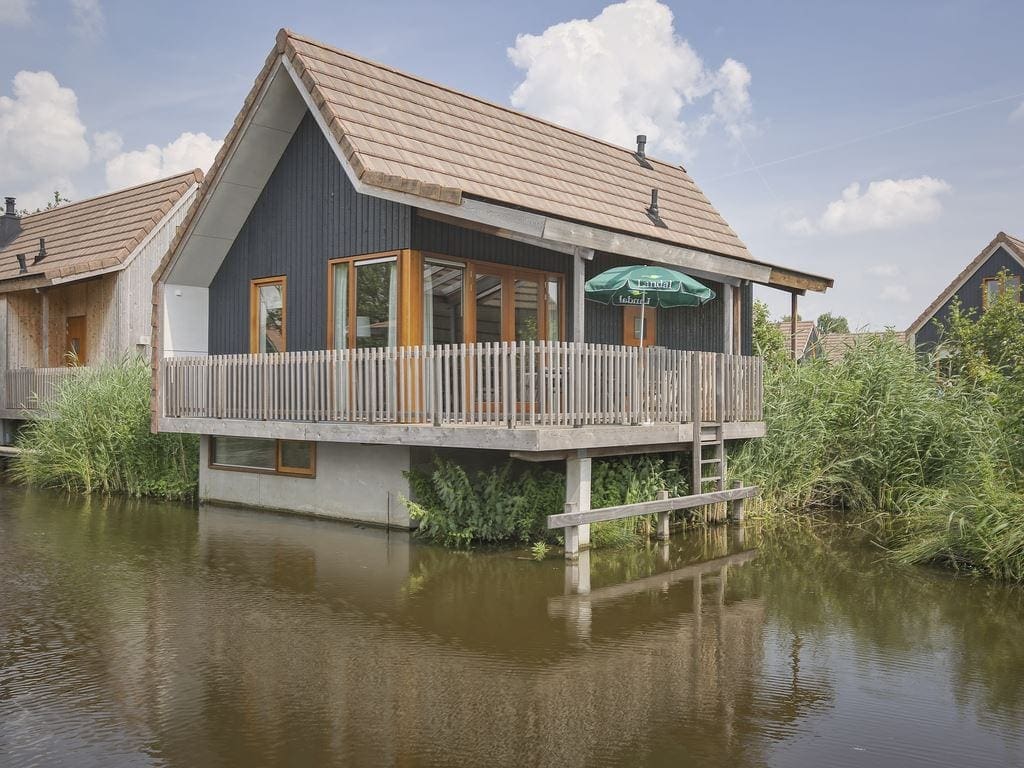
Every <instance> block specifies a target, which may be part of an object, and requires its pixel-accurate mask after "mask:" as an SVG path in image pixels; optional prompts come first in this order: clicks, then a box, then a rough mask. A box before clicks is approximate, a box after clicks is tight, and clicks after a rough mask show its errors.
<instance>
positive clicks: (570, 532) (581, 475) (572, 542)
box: [565, 451, 591, 559]
mask: <svg viewBox="0 0 1024 768" xmlns="http://www.w3.org/2000/svg"><path fill="white" fill-rule="evenodd" d="M590 465H591V460H590V457H589V456H586V455H583V452H582V451H581V452H580V455H578V456H573V457H571V458H568V459H566V460H565V503H566V506H569V505H572V506H573V508H574V509H575V511H577V512H581V513H582V512H589V511H590V469H591V466H590ZM589 547H590V525H589V524H586V525H576V526H570V527H568V528H566V529H565V556H566V557H567V558H569V559H575V558H576V557H578V556H579V552H580V550H582V549H588V548H589Z"/></svg>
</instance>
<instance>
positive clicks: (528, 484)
mask: <svg viewBox="0 0 1024 768" xmlns="http://www.w3.org/2000/svg"><path fill="white" fill-rule="evenodd" d="M407 477H408V478H409V485H410V488H411V490H412V493H413V497H414V498H415V501H414V500H410V499H406V500H405V504H406V506H407V507H408V509H409V514H410V515H411V516H412V518H413V519H414V520H417V521H418V522H419V535H421V536H424V537H426V538H429V539H433V540H435V541H439V542H442V543H444V544H447V545H449V546H456V547H465V546H469V545H470V544H473V543H486V542H508V543H518V544H525V543H528V542H538V541H544V542H554V541H556V540H557V539H556V536H555V532H553V531H551V530H549V529H548V527H547V516H548V515H551V514H557V513H558V512H560V511H561V510H562V509H563V508H564V506H565V475H564V474H563V473H562V472H555V471H552V470H550V469H547V468H544V467H539V466H537V465H534V464H528V463H525V462H515V461H510V462H507V463H505V464H503V465H502V466H500V467H494V468H490V469H486V470H481V471H478V472H476V473H474V474H472V475H470V474H469V473H468V472H466V470H465V469H464V468H462V467H460V466H459V465H457V464H455V463H453V462H451V461H447V460H445V459H441V458H438V459H436V460H435V463H434V466H433V468H432V470H431V471H429V472H425V471H421V470H412V471H410V472H409V473H407ZM662 488H666V489H668V491H669V492H670V493H672V494H676V495H683V494H685V493H686V488H687V481H686V477H685V470H684V469H683V467H682V465H680V464H679V462H678V461H676V460H674V459H663V458H661V457H649V456H643V457H637V458H620V459H598V460H595V461H594V464H593V473H592V478H591V507H592V508H594V509H598V508H600V507H608V506H615V505H618V504H630V503H633V502H636V501H648V500H651V499H654V498H655V496H656V494H657V492H658V491H659V490H660V489H662ZM650 530H651V523H650V521H649V520H648V519H647V517H637V518H629V519H626V520H615V521H611V522H607V523H596V524H594V525H593V526H592V527H591V543H592V544H593V545H594V546H596V547H602V546H603V547H612V546H621V545H624V544H627V543H631V542H634V541H637V540H639V539H640V538H641V537H642V536H644V535H646V534H647V533H649V532H650Z"/></svg>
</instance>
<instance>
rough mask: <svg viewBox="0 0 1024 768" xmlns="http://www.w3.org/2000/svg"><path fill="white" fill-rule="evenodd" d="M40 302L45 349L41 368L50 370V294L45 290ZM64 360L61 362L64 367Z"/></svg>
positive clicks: (43, 346) (41, 335)
mask: <svg viewBox="0 0 1024 768" xmlns="http://www.w3.org/2000/svg"><path fill="white" fill-rule="evenodd" d="M40 301H41V302H42V311H41V312H40V313H39V315H40V318H41V319H40V322H41V324H42V328H41V329H40V331H41V334H40V338H41V339H42V342H43V343H42V348H43V359H42V360H41V361H40V364H41V365H40V367H42V368H49V367H51V366H50V294H49V293H47V292H46V291H45V290H44V291H42V292H41V294H40ZM63 363H64V361H63V360H61V361H60V364H61V365H62V364H63Z"/></svg>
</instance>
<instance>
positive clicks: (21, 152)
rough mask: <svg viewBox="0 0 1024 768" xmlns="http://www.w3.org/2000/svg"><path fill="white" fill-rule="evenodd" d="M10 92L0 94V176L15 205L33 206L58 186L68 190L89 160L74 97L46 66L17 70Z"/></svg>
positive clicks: (39, 203)
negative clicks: (74, 177)
mask: <svg viewBox="0 0 1024 768" xmlns="http://www.w3.org/2000/svg"><path fill="white" fill-rule="evenodd" d="M12 82H13V85H14V88H13V97H11V96H0V146H2V147H4V148H5V150H6V151H4V152H0V179H2V180H3V183H4V184H9V185H11V187H10V191H5V194H16V195H17V196H18V198H19V200H18V206H19V207H25V208H29V209H32V208H35V207H37V206H39V205H42V204H45V202H46V200H48V199H49V197H50V196H51V195H52V194H53V191H54V190H55V189H59V190H60V191H61V193H62V194H65V195H69V196H70V195H73V194H74V186H73V184H72V183H71V181H70V178H71V176H72V175H73V174H75V173H76V172H78V171H81V170H82V169H84V168H85V167H86V166H87V165H88V164H89V160H90V149H89V143H88V142H87V141H86V138H85V133H86V131H85V125H84V124H83V123H82V121H81V119H80V117H79V115H78V98H77V97H76V96H75V92H74V91H73V90H71V89H70V88H65V87H63V86H61V85H60V83H58V82H57V78H55V77H54V76H53V75H52V74H51V73H49V72H26V71H22V72H19V73H18V74H16V75H15V76H14V80H13V81H12Z"/></svg>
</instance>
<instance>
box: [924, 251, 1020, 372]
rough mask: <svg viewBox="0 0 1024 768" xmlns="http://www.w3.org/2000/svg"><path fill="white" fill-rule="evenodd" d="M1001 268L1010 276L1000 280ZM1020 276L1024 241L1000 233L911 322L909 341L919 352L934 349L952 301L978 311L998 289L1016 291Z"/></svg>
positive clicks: (964, 308) (947, 318)
mask: <svg viewBox="0 0 1024 768" xmlns="http://www.w3.org/2000/svg"><path fill="white" fill-rule="evenodd" d="M1004 270H1005V271H1006V272H1007V273H1008V274H1009V277H1008V279H1007V280H1005V281H1001V280H1000V278H999V275H1000V273H1001V272H1003V271H1004ZM1021 275H1024V240H1018V239H1017V238H1016V237H1011V236H1010V235H1008V234H1006V233H1005V232H1000V233H999V234H997V235H996V236H995V237H994V238H993V239H992V242H990V243H989V244H988V245H986V246H985V247H984V248H983V249H982V250H981V253H979V254H978V255H977V256H975V257H974V259H973V260H972V261H971V262H970V263H969V264H968V265H967V266H966V267H964V269H963V270H962V271H961V272H960V274H959V275H957V276H956V277H955V278H953V281H952V282H951V283H950V284H949V285H947V286H946V287H945V289H943V291H942V292H941V293H940V294H939V295H938V296H937V297H936V298H935V301H933V302H932V303H931V304H929V305H928V307H927V309H925V310H924V312H922V313H921V315H920V316H919V317H918V318H917V319H916V320H915V321H914V322H913V323H911V324H910V327H909V328H907V332H906V337H907V341H908V343H910V344H911V345H912V346H913V347H914V348H916V349H917V350H918V351H919V352H922V353H930V352H935V351H936V350H937V348H938V347H939V344H940V342H941V340H942V328H943V327H944V326H945V325H946V324H947V323H948V322H949V313H950V310H951V308H952V306H953V304H954V302H956V301H959V302H960V305H961V307H962V309H963V310H974V311H975V312H977V313H979V314H980V313H981V312H984V311H985V307H986V306H988V302H989V301H990V300H992V299H993V298H995V297H996V296H997V295H998V294H999V292H1001V291H1003V290H1012V291H1015V292H1017V293H1018V294H1019V293H1020V284H1021Z"/></svg>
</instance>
